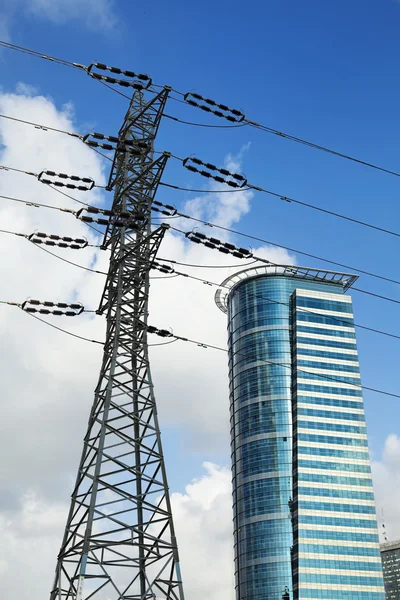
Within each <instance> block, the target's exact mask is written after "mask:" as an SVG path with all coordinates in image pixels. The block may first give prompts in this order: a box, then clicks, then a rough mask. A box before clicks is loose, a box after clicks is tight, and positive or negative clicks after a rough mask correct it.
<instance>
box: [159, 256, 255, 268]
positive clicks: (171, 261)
mask: <svg viewBox="0 0 400 600" xmlns="http://www.w3.org/2000/svg"><path fill="white" fill-rule="evenodd" d="M157 260H161V261H162V262H169V263H173V264H174V265H182V266H183V267H194V268H196V269H197V268H198V269H234V268H236V267H249V266H250V265H254V263H256V262H258V261H257V260H252V261H250V262H248V263H243V264H241V265H237V264H236V265H194V264H190V263H184V262H179V261H177V260H171V259H169V258H158V257H157Z"/></svg>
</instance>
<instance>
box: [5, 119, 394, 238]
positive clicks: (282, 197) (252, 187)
mask: <svg viewBox="0 0 400 600" xmlns="http://www.w3.org/2000/svg"><path fill="white" fill-rule="evenodd" d="M0 117H3V118H6V119H11V120H13V121H17V122H20V123H24V124H27V125H32V126H34V127H40V128H42V129H44V130H47V129H49V130H51V131H57V132H59V133H63V134H66V135H72V136H74V137H76V138H78V139H80V140H83V136H81V135H79V134H76V133H71V132H68V131H64V130H61V129H56V128H52V127H47V126H44V125H38V124H37V123H36V124H35V123H33V122H31V121H24V120H22V119H16V118H15V117H9V116H7V115H0ZM90 147H91V148H92V146H90ZM92 149H93V150H96V149H95V148H92ZM96 152H97V150H96ZM100 154H101V156H103V157H104V158H107V159H109V160H111V159H110V158H109V157H107V156H106V155H104V154H103V153H100ZM171 157H172V158H175V159H176V160H178V161H179V162H182V163H183V165H184V166H186V165H185V161H186V160H187V159H183V158H181V157H178V156H175V155H173V154H171ZM200 162H201V161H200ZM196 164H197V160H196ZM202 164H205V163H202ZM190 170H195V171H197V172H198V173H199V174H201V175H202V174H204V171H199V170H198V169H193V167H191V168H190ZM217 170H219V169H217ZM208 177H209V175H208ZM166 185H167V186H168V187H173V186H172V185H171V184H166ZM175 189H185V188H179V186H175ZM242 189H243V191H246V190H255V191H258V192H261V193H265V194H268V195H270V196H274V197H275V198H279V199H280V200H283V201H285V202H289V203H294V204H298V205H300V206H304V207H306V208H310V209H312V210H317V211H318V212H322V213H325V214H328V215H330V216H333V217H336V218H339V219H343V220H345V221H349V222H351V223H356V224H357V225H361V226H363V227H367V228H369V229H374V230H376V231H381V232H382V233H386V234H387V235H392V236H395V237H400V233H399V232H397V231H392V230H390V229H386V228H384V227H379V226H378V225H373V224H372V223H367V222H366V221H361V220H360V219H355V218H353V217H349V216H347V215H343V214H341V213H338V212H336V211H331V210H328V209H326V208H322V207H320V206H316V205H315V204H310V203H308V202H303V201H301V200H297V199H296V198H292V197H289V196H285V195H283V194H279V193H277V192H273V191H271V190H268V189H266V188H263V187H260V186H256V185H252V184H247V186H245V187H244V188H240V190H236V191H237V192H239V191H242ZM185 191H192V192H197V193H200V192H202V193H221V192H219V191H215V190H211V191H207V190H194V189H192V190H189V189H186V190H185ZM222 192H225V193H231V191H230V190H222ZM78 202H79V201H78Z"/></svg>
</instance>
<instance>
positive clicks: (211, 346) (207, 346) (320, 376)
mask: <svg viewBox="0 0 400 600" xmlns="http://www.w3.org/2000/svg"><path fill="white" fill-rule="evenodd" d="M0 304H9V305H14V306H18V307H19V305H17V304H16V303H12V302H6V301H0ZM19 308H20V307H19ZM23 312H26V311H23ZM85 312H93V311H85ZM27 314H29V315H30V316H31V317H34V318H35V319H37V320H38V321H40V322H42V323H44V324H45V325H48V326H49V327H52V328H53V329H56V330H57V331H60V332H62V333H65V334H66V335H70V336H72V337H75V338H79V339H81V340H84V341H86V342H91V343H94V344H101V345H104V342H100V341H99V340H92V339H89V338H86V337H83V336H80V335H77V334H75V333H72V332H70V331H67V330H65V329H62V328H61V327H57V326H56V325H53V324H52V323H49V322H48V321H45V320H44V319H41V318H39V317H36V316H35V315H32V314H31V313H27ZM168 333H169V332H168ZM168 337H174V338H175V340H177V341H181V342H188V343H190V344H195V345H196V346H199V347H201V348H205V349H212V350H218V351H220V352H225V354H229V351H228V350H227V349H226V348H221V347H220V346H216V345H214V344H209V343H204V342H199V341H197V340H193V339H190V338H184V337H181V336H178V335H175V334H174V333H169V336H168ZM162 345H166V344H162ZM240 354H243V356H244V357H245V358H252V357H253V355H251V356H249V355H248V354H245V353H244V352H240V351H239V352H236V353H235V355H240ZM254 358H258V361H259V362H262V363H265V364H268V365H275V366H279V367H284V368H286V369H290V370H291V369H292V365H291V364H285V363H278V362H275V361H270V360H266V359H262V358H259V357H258V356H257V355H254ZM296 372H297V373H306V374H309V375H314V376H315V377H316V379H317V380H318V379H325V380H327V381H332V382H335V383H341V384H345V385H350V386H353V387H356V388H357V389H360V390H367V391H370V392H374V393H376V394H382V395H384V396H390V397H392V398H400V395H399V394H393V393H392V392H386V391H385V390H380V389H377V388H372V387H369V386H365V385H361V384H357V383H352V382H350V381H342V380H340V379H336V378H335V377H330V376H329V375H326V374H322V373H321V374H319V373H314V372H312V371H307V370H305V369H299V368H297V369H296Z"/></svg>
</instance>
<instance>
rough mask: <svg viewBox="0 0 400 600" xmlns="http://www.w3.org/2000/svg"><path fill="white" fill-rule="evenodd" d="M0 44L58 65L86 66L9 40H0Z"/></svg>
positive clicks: (81, 67)
mask: <svg viewBox="0 0 400 600" xmlns="http://www.w3.org/2000/svg"><path fill="white" fill-rule="evenodd" d="M0 46H2V47H3V48H8V49H9V50H16V51H17V52H22V53H24V54H29V55H30V56H35V57H36V58H44V59H45V60H49V61H51V62H55V63H58V64H60V65H63V66H64V67H73V68H74V69H81V70H86V67H85V66H84V65H80V64H79V63H74V62H71V61H69V60H65V59H63V58H57V57H55V56H50V55H49V54H43V53H41V52H37V51H36V50H32V49H31V48H24V47H23V46H17V44H11V43H10V42H6V41H5V40H0Z"/></svg>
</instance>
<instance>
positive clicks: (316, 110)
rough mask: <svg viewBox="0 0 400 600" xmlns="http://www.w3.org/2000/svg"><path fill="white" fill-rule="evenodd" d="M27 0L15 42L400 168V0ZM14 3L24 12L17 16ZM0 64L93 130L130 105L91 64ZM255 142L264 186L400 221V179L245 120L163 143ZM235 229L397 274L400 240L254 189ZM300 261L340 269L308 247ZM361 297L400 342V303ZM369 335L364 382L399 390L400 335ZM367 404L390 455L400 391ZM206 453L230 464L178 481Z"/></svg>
mask: <svg viewBox="0 0 400 600" xmlns="http://www.w3.org/2000/svg"><path fill="white" fill-rule="evenodd" d="M26 4H27V3H24V2H22V0H19V1H18V2H17V3H16V4H15V3H12V4H11V3H10V4H9V6H7V2H5V3H4V9H3V10H4V13H5V14H6V15H7V26H8V33H9V36H10V39H11V41H12V42H14V43H16V44H20V45H22V46H27V47H32V48H35V49H38V50H40V51H43V52H46V53H49V54H53V55H55V56H60V57H63V58H67V59H69V60H73V61H77V62H81V63H83V64H89V63H90V62H91V61H92V60H99V61H104V62H106V63H107V64H109V65H115V66H119V67H121V68H126V69H132V70H136V71H142V72H147V73H149V74H150V75H151V76H152V77H153V80H154V82H156V83H159V84H164V83H165V84H170V85H172V86H173V87H175V88H176V89H178V90H181V91H190V90H196V91H197V92H199V93H201V94H203V95H208V96H210V97H212V98H214V99H215V100H216V101H219V102H223V103H227V104H228V105H229V106H232V107H237V108H240V109H243V110H244V111H245V113H246V115H247V116H248V117H249V118H251V119H254V120H256V121H259V122H262V123H264V124H267V125H269V126H271V127H273V128H276V129H279V130H282V131H286V132H289V133H291V134H293V135H296V136H299V137H304V138H307V139H310V140H312V141H314V142H316V143H320V144H323V145H326V146H330V147H332V148H335V149H338V150H339V151H342V152H345V153H349V154H352V155H355V156H359V157H360V158H363V159H365V160H367V161H371V162H375V163H377V164H381V165H384V166H386V167H388V168H391V169H393V170H398V171H400V148H399V138H400V136H399V134H400V125H399V119H398V107H399V104H400V103H399V99H400V85H399V81H398V76H397V73H398V55H399V50H400V41H399V35H398V32H399V26H400V4H399V3H398V2H395V1H393V0H379V1H378V0H376V1H373V0H369V1H367V2H365V1H362V0H354V1H351V2H349V1H348V0H347V1H345V0H337V1H336V2H335V3H333V2H331V3H329V2H320V1H317V0H313V1H311V0H309V1H305V2H301V3H299V2H297V1H295V0H286V1H283V0H281V1H271V2H261V1H254V0H250V1H249V2H247V3H245V4H244V3H241V2H240V3H239V2H237V1H236V0H233V1H231V2H229V3H215V2H211V1H210V0H205V1H203V2H197V3H188V2H182V1H181V0H175V1H173V2H168V3H166V2H159V1H157V0H156V1H155V2H152V3H147V2H146V3H140V4H138V3H133V2H130V1H127V0H120V1H119V2H115V4H113V5H111V3H110V7H111V8H112V13H113V15H114V16H115V19H114V21H113V20H112V19H111V18H110V17H107V22H106V23H104V22H103V24H102V25H101V24H100V25H99V24H98V21H97V22H96V18H95V17H94V16H91V15H90V14H89V16H88V13H86V12H85V9H84V8H82V10H81V9H80V8H79V3H78V5H77V6H78V8H77V9H76V13H75V14H76V18H75V16H74V15H71V14H69V18H68V19H67V18H65V19H63V17H62V15H61V16H60V15H59V16H57V15H56V16H54V15H53V17H52V18H53V21H52V20H51V19H50V20H49V18H45V16H44V13H43V14H40V13H39V12H38V11H36V12H33V13H32V11H28V10H27V9H26V6H25V5H26ZM38 4H40V2H39V3H38ZM106 4H107V3H104V6H106ZM16 5H20V9H19V13H18V18H17V15H16V14H15V11H14V9H15V7H16ZM42 5H46V2H43V3H42ZM100 5H101V6H103V3H102V2H99V6H100ZM13 13H14V14H13ZM57 20H58V22H54V21H57ZM107 23H108V24H109V26H108V25H107ZM0 61H1V62H0V70H1V76H2V77H1V86H2V89H3V91H6V92H10V91H13V90H14V89H15V86H16V84H17V83H18V82H20V81H23V82H24V83H27V84H31V85H33V86H34V87H36V88H37V89H39V91H40V92H41V93H42V94H44V95H48V96H50V97H51V98H52V99H53V100H54V102H55V103H56V105H57V107H58V108H60V107H61V106H62V105H63V104H65V103H66V102H71V103H72V104H73V106H74V109H75V113H76V121H77V123H79V124H81V126H82V132H83V131H86V130H87V131H89V130H90V129H92V128H93V129H94V130H97V131H101V132H103V133H106V134H111V135H112V134H115V133H116V131H117V129H118V127H119V124H120V123H121V119H122V116H123V114H124V111H125V110H126V100H124V99H123V98H120V97H119V96H118V95H116V94H113V93H112V92H110V91H108V90H106V89H103V88H102V87H101V86H100V85H98V84H97V83H96V82H94V81H92V80H91V79H89V78H88V77H87V76H85V75H84V74H83V73H80V72H78V71H74V70H72V69H67V68H63V67H61V66H57V65H54V64H52V63H50V62H47V61H41V60H39V59H35V58H31V57H29V56H25V55H21V54H17V53H14V52H11V51H8V50H3V51H2V52H1V54H0ZM167 112H168V113H169V114H171V115H175V116H178V117H180V118H182V119H187V120H192V121H198V122H203V123H211V124H220V123H221V122H220V121H219V120H218V119H217V118H216V117H215V118H213V117H212V116H205V115H203V114H202V113H201V112H200V111H198V110H196V109H194V108H191V107H188V106H184V105H182V104H178V103H175V102H173V101H171V102H170V103H169V105H168V108H167ZM21 116H22V117H24V115H21ZM26 116H27V115H25V117H26ZM85 128H86V129H85ZM246 144H250V145H249V149H248V150H247V151H246V153H245V158H244V164H243V170H244V172H245V173H246V175H247V176H248V179H249V180H250V181H251V182H252V183H255V184H259V185H263V186H265V187H267V188H269V189H272V190H275V191H277V192H279V193H282V194H284V195H287V196H293V197H295V198H298V199H300V200H303V201H306V202H311V203H314V204H318V205H320V206H323V207H325V208H328V209H330V210H336V211H338V212H344V213H346V214H348V215H350V216H353V217H355V218H360V219H362V220H366V221H370V222H372V223H376V224H378V225H380V226H382V227H388V228H391V229H395V230H396V229H399V230H400V226H399V225H398V222H399V218H398V217H399V206H398V195H399V190H400V180H399V178H396V177H393V176H390V175H385V174H383V173H379V172H375V171H373V170H371V169H367V168H365V167H362V166H360V165H356V164H352V163H349V162H346V161H344V160H341V159H339V158H335V157H332V156H329V155H327V154H324V153H321V152H317V151H315V150H312V149H309V148H306V147H303V146H301V145H298V144H295V143H293V142H289V141H285V140H282V139H279V138H277V137H274V136H270V135H268V134H266V133H263V132H261V131H256V130H254V129H250V128H247V127H245V128H242V129H238V130H231V129H227V130H222V129H221V130H219V129H216V130H213V129H206V128H204V129H202V128H192V127H188V126H185V125H181V124H177V123H172V122H169V121H166V122H165V123H164V124H163V126H162V129H161V131H160V136H159V138H158V140H157V147H158V148H159V149H160V150H164V149H167V150H171V151H172V152H174V153H176V154H178V155H180V156H187V155H189V154H192V153H195V154H196V155H197V156H198V157H200V158H203V159H204V160H207V161H210V162H214V163H216V164H222V163H223V160H224V157H225V156H226V155H227V154H228V153H237V152H239V151H240V149H241V148H242V147H243V146H244V145H246ZM165 179H166V180H168V181H170V182H174V183H177V184H180V185H183V186H185V185H194V186H195V187H199V186H202V185H203V181H202V180H201V179H200V178H196V177H195V176H191V175H190V174H189V173H188V172H186V171H183V170H182V169H181V168H180V167H179V165H177V164H173V163H172V162H171V164H170V166H169V167H168V170H167V172H166V175H165ZM159 199H161V200H162V199H164V200H165V201H168V202H169V203H174V204H177V205H178V206H179V205H182V203H183V202H184V201H185V200H187V196H185V195H184V194H182V193H180V192H172V191H171V192H168V193H167V192H165V191H162V193H161V194H160V197H159ZM239 228H240V229H241V230H242V231H246V232H249V233H251V234H253V235H258V236H260V237H263V238H265V239H267V240H271V241H273V242H276V243H278V244H283V245H285V246H289V247H292V248H297V249H299V250H303V251H305V252H309V253H312V254H316V255H320V256H323V257H327V258H329V259H331V260H336V261H338V262H342V263H346V264H349V265H353V266H355V267H359V268H361V269H365V270H368V271H373V272H377V273H380V274H382V275H385V276H388V277H392V278H395V279H398V278H399V276H398V255H399V251H398V250H399V242H400V240H399V239H396V238H395V237H391V236H388V235H385V234H383V233H379V232H375V231H371V230H367V229H365V228H363V227H360V226H357V225H355V224H350V223H347V222H344V221H341V220H339V219H334V218H332V217H329V216H327V215H322V214H318V213H316V212H315V211H311V210H308V209H306V208H302V207H299V206H295V205H293V204H287V203H283V202H281V201H279V200H277V199H274V198H270V197H268V196H263V195H261V194H256V195H255V197H254V199H253V200H252V210H251V212H250V213H249V214H248V215H247V216H245V217H244V218H243V219H242V220H241V222H240V226H239ZM238 241H239V240H238ZM240 244H243V240H242V239H241V240H240ZM212 258H213V256H212V255H211V256H210V261H211V262H212ZM297 262H298V263H299V264H307V265H309V266H319V267H326V268H330V267H329V265H327V264H324V263H323V262H319V261H313V260H310V259H305V258H302V257H301V256H297ZM332 268H334V267H332ZM338 270H339V268H338ZM357 287H361V288H364V289H367V290H370V291H372V292H375V293H378V294H383V295H386V296H390V297H393V298H396V299H398V300H399V301H400V290H399V287H398V286H396V285H393V284H385V283H384V282H379V281H377V280H374V279H371V278H368V277H365V276H362V277H361V278H360V280H359V282H358V284H357ZM353 298H354V306H355V315H356V321H357V322H359V323H362V324H364V325H368V326H370V327H374V328H376V329H383V330H385V331H390V332H392V333H394V334H398V335H400V326H399V310H400V306H398V305H395V304H391V303H388V302H383V301H381V300H378V299H375V298H368V297H366V296H364V295H362V294H358V293H356V292H355V293H354V295H353ZM210 310H217V309H216V308H214V307H210ZM163 325H165V326H167V325H168V323H165V324H163ZM185 333H187V334H188V335H190V331H188V332H185ZM210 341H212V340H210ZM358 343H359V351H360V360H361V372H362V377H363V383H364V384H365V385H367V386H371V387H376V388H382V389H385V390H388V391H392V392H394V393H398V392H399V387H398V377H397V368H398V349H399V344H400V341H399V340H394V339H392V340H391V339H390V338H386V337H383V336H379V335H376V334H373V333H369V332H364V331H360V332H359V333H358ZM365 399H366V408H367V419H368V426H369V434H370V446H371V450H372V452H373V454H374V455H375V456H377V457H378V456H379V455H380V452H381V449H382V447H383V444H384V440H385V438H386V437H387V435H388V434H390V433H399V431H398V422H399V416H400V410H399V400H398V399H390V398H388V397H383V396H378V395H376V394H372V393H366V395H365ZM181 444H183V442H182V440H181V435H180V434H179V435H178V434H176V435H174V436H168V440H167V452H168V453H170V454H171V456H172V455H173V454H175V452H176V451H177V448H181V447H182V446H181ZM204 459H213V460H216V461H223V462H224V461H225V462H227V461H228V458H227V456H222V457H221V456H215V454H214V455H212V456H204V455H201V454H196V453H193V454H190V453H189V454H188V455H187V457H186V459H185V460H184V461H182V468H181V471H180V474H181V476H182V478H181V477H178V476H176V474H175V473H173V474H172V477H173V478H174V484H175V485H176V486H179V485H181V483H183V481H184V478H183V475H182V474H184V475H186V474H189V473H194V474H196V473H195V471H196V469H198V470H199V469H200V464H201V462H202V460H204ZM196 465H197V466H196Z"/></svg>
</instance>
